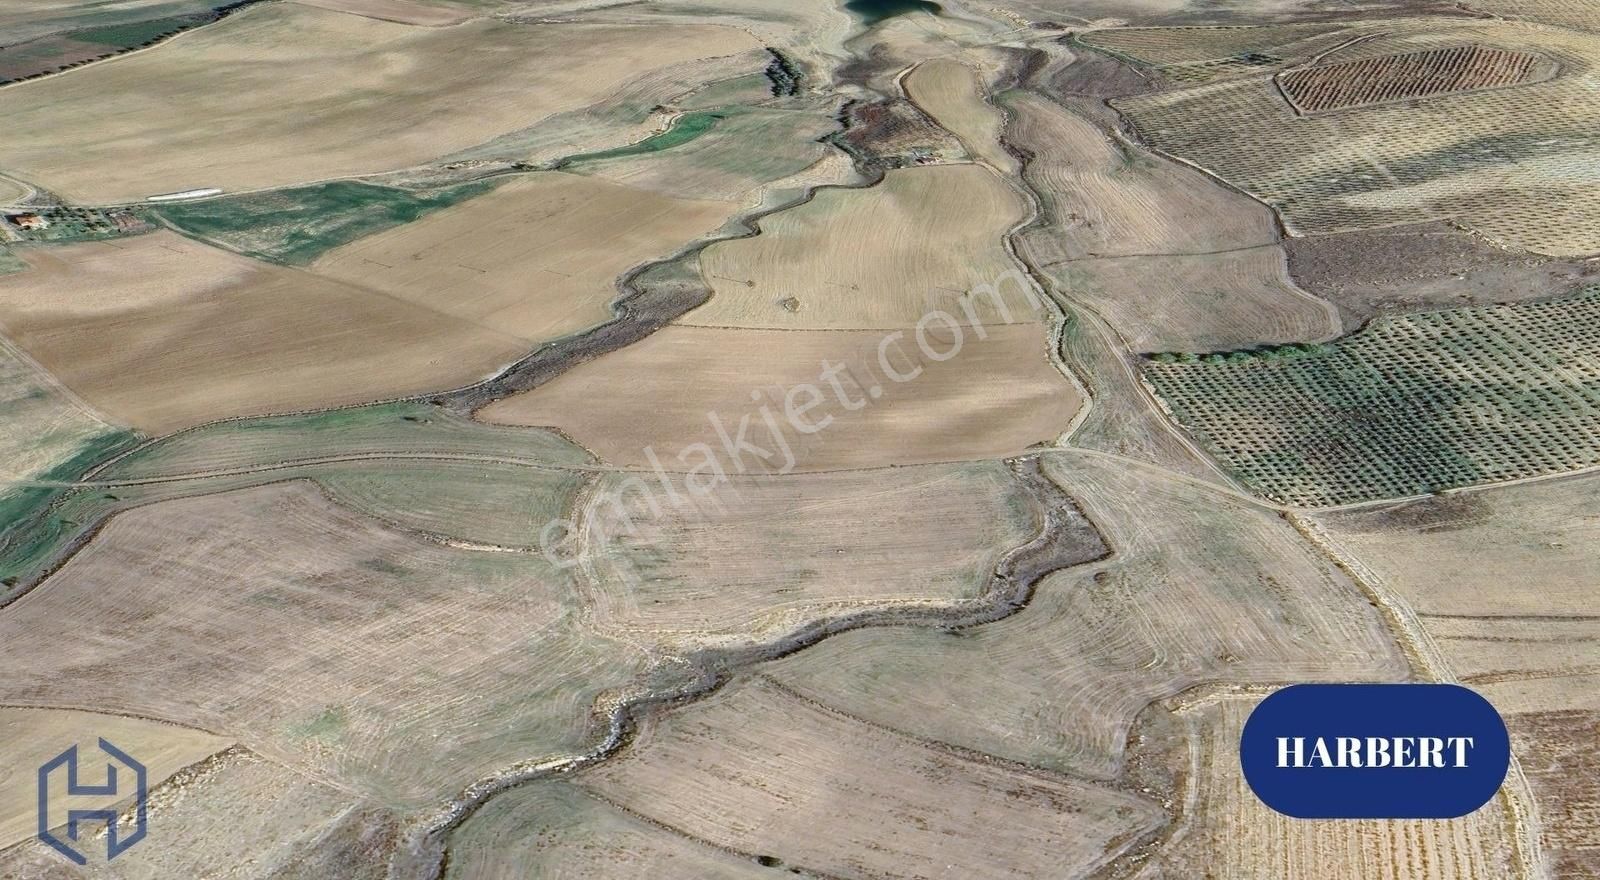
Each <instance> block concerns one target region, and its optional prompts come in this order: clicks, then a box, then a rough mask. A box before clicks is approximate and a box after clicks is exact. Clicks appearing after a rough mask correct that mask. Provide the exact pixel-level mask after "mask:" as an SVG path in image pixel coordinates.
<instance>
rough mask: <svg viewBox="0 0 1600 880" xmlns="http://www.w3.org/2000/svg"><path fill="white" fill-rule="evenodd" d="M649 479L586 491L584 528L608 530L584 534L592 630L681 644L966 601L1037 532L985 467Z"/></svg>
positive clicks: (1006, 479)
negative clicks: (700, 485) (698, 488)
mask: <svg viewBox="0 0 1600 880" xmlns="http://www.w3.org/2000/svg"><path fill="white" fill-rule="evenodd" d="M648 479H649V482H648V483H645V482H641V481H640V478H638V477H628V478H625V479H623V480H619V479H617V478H615V477H613V478H609V479H606V480H604V481H603V482H602V483H601V484H600V486H599V488H598V490H596V491H594V492H591V493H589V496H588V505H587V511H586V516H585V525H586V526H592V527H595V528H598V529H599V530H600V532H601V533H602V534H604V535H607V536H613V535H614V536H615V537H613V538H611V539H610V540H609V541H606V540H601V541H596V542H591V548H593V549H595V550H597V554H596V555H597V558H595V559H593V560H591V562H590V564H588V565H587V566H585V569H584V571H585V573H586V574H587V575H588V577H587V578H586V581H587V582H586V583H585V586H586V588H587V589H588V590H590V591H592V592H593V594H594V595H592V596H591V597H590V599H589V602H590V603H591V605H592V606H593V608H594V615H595V622H596V625H597V626H598V627H599V628H600V629H601V631H603V632H613V631H619V630H620V631H621V632H620V635H626V636H635V637H637V636H645V637H648V638H649V639H651V640H652V641H661V642H673V643H682V644H685V645H688V646H701V645H705V644H707V643H717V644H723V643H729V644H747V643H753V642H765V641H770V640H772V639H773V638H775V637H777V636H781V635H783V634H786V633H788V632H791V631H793V630H795V629H798V628H799V627H800V626H801V625H803V624H805V623H808V622H810V621H815V620H818V619H821V618H825V617H837V616H840V615H843V614H847V613H850V612H853V611H861V610H865V609H872V608H892V607H911V608H916V607H943V606H948V605H951V604H954V603H957V602H960V601H963V600H971V599H973V598H975V597H976V596H977V595H978V594H979V592H980V591H981V590H982V588H983V587H984V586H986V585H987V584H988V582H989V580H990V578H991V577H992V575H993V572H994V567H995V565H996V563H998V562H999V560H1000V556H1001V554H1003V553H1005V552H1006V551H1008V550H1010V549H1012V548H1014V547H1018V546H1020V545H1022V544H1024V543H1026V542H1027V541H1028V540H1030V539H1031V538H1032V537H1033V536H1034V534H1035V533H1036V532H1037V531H1038V528H1039V525H1038V523H1036V522H1035V518H1036V516H1038V512H1037V511H1036V510H1035V505H1034V503H1033V502H1032V501H1031V500H1030V499H1029V497H1028V496H1027V494H1026V492H1025V491H1024V490H1023V489H1022V487H1021V486H1020V485H1019V484H1018V483H1017V482H1016V481H1015V479H1014V478H1013V477H1012V476H1011V474H1010V472H1009V471H1008V470H1007V469H1006V468H1005V466H1004V465H1001V464H998V463H994V462H981V463H977V464H967V465H938V466H928V467H916V468H893V469H884V470H874V471H850V472H846V473H827V474H805V475H798V474H797V475H790V476H784V477H754V478H740V479H738V480H735V481H734V482H732V483H729V484H727V485H724V486H721V487H719V488H718V489H716V490H715V491H713V492H710V493H707V494H705V495H702V496H694V495H691V494H690V490H689V488H688V485H687V483H686V478H679V477H674V478H671V479H670V482H671V491H672V493H675V494H673V495H669V494H668V492H667V490H666V489H665V488H664V487H662V486H661V485H660V484H659V483H658V482H657V481H656V478H654V477H650V478H648ZM674 498H676V501H675V500H674ZM624 517H625V518H624ZM626 525H631V528H627V527H625V526H626ZM907 559H915V560H916V561H917V562H916V565H914V566H907V564H906V560H907Z"/></svg>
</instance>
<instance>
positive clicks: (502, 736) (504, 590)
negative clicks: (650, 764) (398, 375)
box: [0, 482, 646, 805]
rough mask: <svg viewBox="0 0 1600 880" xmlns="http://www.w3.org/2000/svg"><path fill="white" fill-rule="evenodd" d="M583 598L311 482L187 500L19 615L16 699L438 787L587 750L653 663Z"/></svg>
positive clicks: (10, 695) (503, 558) (396, 790)
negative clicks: (607, 627)
mask: <svg viewBox="0 0 1600 880" xmlns="http://www.w3.org/2000/svg"><path fill="white" fill-rule="evenodd" d="M575 601H576V600H575V597H574V590H573V588H572V586H571V584H570V583H569V582H567V579H566V578H565V577H564V576H562V575H561V573H560V572H558V571H556V570H555V569H553V568H552V567H551V566H550V565H548V564H547V563H544V562H543V561H542V560H540V559H539V558H538V557H537V556H533V555H528V554H515V553H473V552H466V551H457V550H451V549H447V548H442V547H439V546H437V545H435V544H431V543H427V542H423V541H420V540H418V539H415V538H412V537H409V536H405V535H402V534H399V533H396V532H393V531H391V530H388V529H385V528H383V527H382V526H380V525H378V524H376V523H375V522H373V521H372V520H369V519H367V518H366V517H363V516H361V515H359V514H355V513H351V512H349V511H346V510H344V509H343V508H340V507H338V506H336V505H334V504H332V503H331V502H329V501H327V500H326V499H325V498H324V497H323V496H322V495H321V494H320V493H319V492H318V491H317V490H316V489H315V488H313V487H311V486H310V485H309V484H306V483H303V482H295V483H286V484H279V485H273V486H265V487H260V488H255V489H247V490H242V491H237V492H227V493H222V494H218V495H213V496H207V497H200V498H189V499H183V500H178V501H170V502H166V503H163V504H156V505H152V506H149V507H144V508H139V509H136V510H133V511H129V512H127V513H124V514H121V515H119V516H117V517H116V518H114V519H113V520H112V521H111V523H110V524H109V525H107V526H106V527H105V528H104V529H103V530H102V531H101V532H100V533H99V535H98V537H97V538H96V539H95V540H94V541H93V542H92V543H90V544H89V545H88V546H87V547H86V548H85V549H84V550H82V551H80V552H79V553H78V554H77V555H76V556H74V557H73V558H72V560H71V561H69V562H68V563H67V564H66V565H65V566H64V567H62V568H61V569H60V571H58V572H57V573H56V574H55V575H53V576H52V577H50V578H49V579H47V580H46V581H45V582H44V583H43V584H41V585H40V586H39V587H37V588H36V589H34V590H33V591H31V592H29V593H28V594H26V595H25V596H23V597H22V598H21V599H19V600H18V601H17V602H15V603H14V604H12V605H11V606H9V607H8V608H7V609H6V613H5V614H4V615H0V665H3V667H4V668H5V669H6V670H7V673H6V676H5V677H4V681H3V682H0V701H3V702H5V703H11V704H18V705H38V706H56V705H92V706H98V707H103V708H104V710H105V711H115V712H129V713H136V714H142V715H149V716H153V717H162V718H168V719H172V720H174V721H179V722H183V723H187V724H191V725H194V726H199V727H204V728H206V729H209V730H214V731H217V732H220V733H224V734H226V735H228V736H234V737H237V738H238V739H239V740H240V741H241V742H242V743H243V744H245V745H246V746H248V747H250V748H251V749H252V750H253V751H257V752H259V753H261V754H263V755H265V756H267V757H269V758H273V759H276V760H281V761H283V762H285V763H288V764H290V765H293V766H295V767H298V768H300V769H301V770H302V771H309V772H312V773H314V774H317V775H319V776H325V777H328V778H331V779H334V780H337V781H338V783H339V784H340V785H342V786H344V787H348V788H349V789H351V790H355V791H359V792H363V793H365V794H367V795H370V796H371V797H373V798H375V799H377V800H378V801H380V802H383V803H386V804H406V805H415V804H421V803H430V802H433V801H435V800H436V799H439V798H443V797H445V796H447V795H450V794H454V793H455V792H457V791H458V790H459V789H460V788H461V786H463V785H464V784H466V783H468V782H470V781H473V780H476V779H478V778H480V777H482V776H485V775H488V774H489V773H491V772H494V771H496V770H499V769H501V768H503V767H505V766H508V765H510V764H512V763H515V762H518V761H523V760H528V759H538V758H545V757H553V756H563V755H567V754H570V753H573V752H577V751H582V750H584V749H585V748H587V747H588V744H589V740H590V737H591V736H593V735H596V734H595V731H593V730H592V729H591V721H590V711H591V707H592V705H593V703H594V701H595V699H596V698H597V697H598V696H599V694H600V693H601V692H602V691H604V690H606V689H608V688H616V687H620V686H622V685H624V684H625V683H627V682H629V681H631V680H632V679H633V677H634V676H635V675H637V674H639V673H640V672H641V671H642V670H643V668H644V666H645V663H646V660H645V658H644V657H643V656H642V654H641V652H640V651H639V650H637V649H635V648H634V647H632V646H629V645H626V644H622V643H617V642H613V641H611V640H608V639H605V638H602V637H599V636H596V635H593V634H592V633H586V632H584V631H582V630H581V628H580V627H579V625H578V622H577V620H576V614H575ZM62 669H71V670H72V674H71V675H70V676H63V675H62V674H61V672H60V671H61V670H62Z"/></svg>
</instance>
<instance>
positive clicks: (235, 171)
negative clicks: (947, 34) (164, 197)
mask: <svg viewBox="0 0 1600 880" xmlns="http://www.w3.org/2000/svg"><path fill="white" fill-rule="evenodd" d="M754 47H755V44H754V43H753V42H752V41H751V39H750V37H749V36H748V35H747V34H745V33H743V32H741V31H738V30H735V29H732V28H723V27H699V26H684V27H676V28H672V27H650V28H640V27H630V26H624V25H584V24H572V25H563V26H558V27H557V26H549V25H543V26H538V27H532V26H521V25H516V24H510V23H507V22H504V21H498V20H489V19H485V20H479V21H473V22H468V23H466V24H462V25H459V26H456V27H449V28H420V27H414V26H411V25H404V24H395V23H392V22H387V21H378V20H376V19H373V18H364V17H361V16H357V15H346V14H343V13H338V12H331V11H328V10H325V9H317V8H314V7H310V6H304V5H299V4H287V3H273V4H267V5H264V6H261V7H259V8H256V9H248V10H245V11H243V12H240V13H238V14H235V15H232V16H230V17H228V18H227V19H224V20H223V21H222V22H220V23H218V24H217V25H215V26H213V27H207V28H202V29H200V30H198V31H196V32H194V33H192V34H186V35H184V36H182V37H180V38H178V39H175V40H173V41H171V42H170V43H168V44H166V45H163V46H161V47H159V48H157V49H154V50H152V51H149V52H140V53H135V54H132V55H128V56H125V57H122V58H118V59H114V60H111V61H107V62H104V63H101V64H96V65H91V66H89V67H86V68H84V69H82V70H80V71H75V72H74V73H73V75H72V76H67V77H50V78H46V79H42V80H36V81H34V82H30V83H24V84H22V85H20V86H15V87H12V88H8V89H5V90H3V91H0V115H3V116H4V117H5V118H6V120H7V131H8V132H9V134H8V136H7V138H6V140H5V143H4V144H0V167H3V168H5V169H6V170H7V171H9V172H13V173H15V174H16V175H18V176H20V177H22V178H24V179H27V180H30V181H34V182H37V183H40V184H42V185H45V186H47V187H49V188H51V189H54V190H56V191H58V192H60V193H63V194H65V195H69V196H72V197H74V198H79V199H84V200H87V201H92V202H114V201H123V200H137V199H141V198H143V197H145V196H149V195H154V194H157V193H167V192H176V191H179V190H187V189H194V188H199V187H221V188H222V189H225V190H242V189H253V188H261V187H269V186H281V185H284V184H290V183H300V182H305V181H311V180H320V179H325V178H329V177H336V176H341V175H350V174H359V173H372V172H377V171H386V170H390V169H394V168H402V167H405V166H408V165H413V164H416V163H419V162H423V161H426V160H428V159H432V158H435V157H437V156H441V155H444V154H446V153H450V152H453V151H455V150H459V149H462V148H464V147H468V146H471V145H473V144H475V143H478V142H481V141H486V140H488V139H490V138H492V137H494V136H495V135H497V134H500V133H501V132H504V131H508V130H511V129H515V128H520V127H523V126H525V125H527V124H530V123H531V122H532V121H534V120H536V119H538V118H540V117H542V116H548V115H550V114H552V113H556V112H559V111H562V110H567V109H572V108H575V107H579V106H583V105H586V104H588V103H590V102H592V101H594V100H597V99H599V98H600V97H601V96H603V95H604V94H605V93H606V92H607V90H608V89H611V88H613V87H614V86H616V85H617V84H618V83H620V82H621V81H622V80H623V78H624V77H626V76H627V75H629V74H630V73H631V72H633V71H635V70H637V69H638V68H639V67H640V66H641V65H644V66H662V65H670V64H676V63H682V62H686V61H690V60H693V59H695V58H700V57H705V56H710V55H718V54H729V53H734V52H740V51H743V50H745V49H750V48H754ZM462 53H470V54H471V55H472V56H473V57H474V59H475V63H474V64H471V65H465V64H461V63H459V59H460V57H461V55H462ZM352 94H364V95H371V96H382V97H381V98H377V97H375V98H373V99H370V100H364V101H362V102H360V103H359V104H352V103H351V102H350V101H348V96H349V95H352ZM290 107H292V108H295V112H292V113H290V112H286V108H290ZM69 108H70V109H69ZM63 144H70V145H71V149H61V148H60V147H61V145H63ZM130 151H136V152H137V155H138V160H137V161H129V160H128V156H129V155H130Z"/></svg>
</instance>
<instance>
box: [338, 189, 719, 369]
mask: <svg viewBox="0 0 1600 880" xmlns="http://www.w3.org/2000/svg"><path fill="white" fill-rule="evenodd" d="M737 208H738V206H737V205H736V204H734V203H731V202H719V201H703V200H701V201H693V200H687V199H672V198H668V197H666V196H662V195H658V194H655V193H651V192H648V191H643V190H636V189H631V188H629V187H625V186H620V185H618V184H614V183H610V182H607V181H603V180H596V179H593V178H589V177H580V176H578V175H573V174H563V173H559V172H552V173H548V174H534V175H529V176H527V177H522V178H518V179H516V180H513V181H512V182H510V183H507V184H504V185H502V186H500V187H498V188H496V189H495V190H494V191H493V192H491V193H489V194H487V195H483V196H479V197H478V198H475V199H471V200H469V201H467V202H464V203H462V204H461V205H458V206H456V207H454V208H450V209H448V210H445V211H440V212H438V213H436V214H432V215H429V216H428V217H425V218H423V219H421V220H418V221H417V222H415V223H408V224H405V225H403V226H397V227H395V228H394V229H391V230H389V231H387V232H381V233H378V234H376V235H371V236H368V237H366V238H363V239H360V240H358V241H355V242H352V243H351V244H348V245H345V246H343V247H341V248H338V249H336V250H334V251H332V252H330V253H328V254H327V255H326V256H324V257H322V258H321V259H320V260H318V261H317V262H316V263H315V264H314V265H313V266H312V267H311V271H312V272H313V273H314V274H316V275H318V276H321V277H325V278H331V279H335V280H338V281H342V282H346V283H349V284H351V285H360V286H362V287H365V288H369V289H371V290H375V291H380V292H381V293H384V294H388V295H389V296H390V297H393V298H394V299H396V300H398V301H400V302H403V303H409V304H414V305H415V306H416V307H417V308H419V309H426V310H427V311H429V312H433V313H437V314H440V315H443V316H448V317H449V318H454V319H457V320H459V321H462V322H466V323H468V324H471V325H474V326H478V327H483V328H486V329H487V330H489V331H491V332H494V333H497V334H509V335H512V336H515V337H517V338H519V339H522V340H524V342H525V343H526V345H525V347H526V348H529V349H531V348H533V347H535V344H536V343H538V342H543V341H546V340H549V339H553V338H555V337H558V336H565V335H567V334H569V333H574V332H577V331H579V330H583V329H586V328H588V327H592V326H594V325H596V324H599V323H602V322H603V321H605V320H606V319H607V318H609V317H611V310H610V308H609V304H610V302H611V301H612V300H613V299H616V298H617V296H619V295H620V291H619V290H618V289H617V283H616V282H617V277H618V276H619V275H621V274H623V273H624V272H626V271H627V270H628V269H630V268H632V267H634V266H637V265H640V264H642V263H645V262H647V261H649V260H650V259H652V258H660V257H667V256H671V255H672V254H673V253H674V252H676V251H678V250H680V249H682V248H683V247H685V246H687V245H688V244H689V243H690V242H692V241H694V240H695V239H696V238H698V237H700V236H702V235H705V234H707V233H710V232H712V231H714V230H715V229H717V227H719V226H721V225H722V224H723V222H724V221H726V220H727V219H728V218H729V217H730V216H731V215H732V214H733V213H734V211H735V210H737Z"/></svg>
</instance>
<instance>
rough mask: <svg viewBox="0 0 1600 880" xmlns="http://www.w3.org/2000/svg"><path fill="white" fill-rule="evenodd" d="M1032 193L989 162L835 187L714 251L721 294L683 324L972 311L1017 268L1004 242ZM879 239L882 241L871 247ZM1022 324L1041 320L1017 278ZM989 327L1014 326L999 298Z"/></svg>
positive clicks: (710, 267) (819, 324) (888, 322)
mask: <svg viewBox="0 0 1600 880" xmlns="http://www.w3.org/2000/svg"><path fill="white" fill-rule="evenodd" d="M1024 216H1025V207H1024V205H1023V202H1022V199H1021V197H1019V196H1018V195H1017V194H1016V193H1014V192H1013V191H1012V190H1011V188H1010V187H1008V186H1007V185H1006V184H1005V183H1004V182H1003V181H1002V180H1001V179H1000V178H999V177H998V176H996V175H995V173H994V172H992V171H990V170H989V169H987V168H984V167H982V166H978V165H942V166H925V167H920V168H903V169H899V170H896V171H891V172H889V173H888V175H887V176H886V177H885V178H884V179H883V182H882V183H879V184H878V185H876V186H873V187H869V188H867V189H825V190H821V191H819V192H818V193H817V194H816V197H815V198H814V199H813V200H812V201H811V202H810V203H808V204H806V205H803V206H801V207H798V208H795V209H792V210H788V211H783V212H781V213H779V214H775V215H773V216H770V217H767V218H765V219H764V220H762V221H761V234H760V235H757V236H755V237H754V238H743V239H737V240H734V241H728V242H721V243H718V244H715V245H712V246H711V247H709V248H707V249H706V250H705V253H704V254H702V255H701V258H700V265H701V269H702V271H703V272H704V274H705V277H706V281H707V283H709V284H710V285H711V288H712V290H713V291H715V294H714V295H713V296H712V298H711V301H710V302H708V303H706V304H705V305H703V306H701V307H700V308H698V309H695V310H694V311H692V312H690V313H689V314H688V315H686V316H684V318H683V319H682V320H681V322H680V323H684V324H694V325H701V326H718V327H752V328H769V327H782V328H786V329H792V330H818V329H874V328H898V327H910V326H912V325H913V324H915V323H916V321H917V320H918V319H919V318H921V317H922V316H923V315H924V314H926V313H927V312H929V311H930V310H931V309H935V308H940V309H944V310H946V311H949V312H950V313H952V314H954V315H956V316H957V317H958V318H959V317H961V316H962V315H963V312H962V310H961V303H962V302H963V299H962V298H963V295H964V294H965V293H966V292H967V291H968V290H970V289H971V288H973V287H974V286H976V285H980V284H992V283H995V282H996V280H997V279H998V278H999V277H1000V276H1001V275H1003V274H1004V273H1006V272H1008V271H1011V270H1012V269H1013V268H1014V264H1013V262H1012V261H1011V259H1010V257H1009V256H1008V255H1007V254H1006V251H1005V249H1004V247H1002V246H1001V237H1002V236H1003V235H1004V234H1005V233H1006V232H1007V231H1008V230H1010V228H1011V227H1012V226H1014V225H1015V224H1016V223H1017V222H1018V221H1020V220H1021V219H1022V218H1023V217H1024ZM866 242H870V243H871V247H863V243H866ZM1002 292H1003V293H1004V295H1005V296H1006V297H1007V299H1006V303H1007V311H1009V312H1010V320H1011V321H1035V320H1039V319H1040V315H1039V314H1038V313H1037V312H1036V311H1035V310H1034V309H1033V308H1031V307H1030V305H1029V304H1028V302H1027V301H1026V299H1025V297H1023V296H1022V295H1021V294H1020V293H1019V292H1018V290H1017V288H1016V287H1015V286H1014V285H1012V284H1007V285H1005V286H1004V287H1003V288H1002ZM974 306H975V308H976V310H977V311H976V314H977V315H978V317H979V319H980V320H982V321H984V322H985V323H999V322H1004V321H1006V318H1005V317H1004V314H1003V312H1002V311H1001V310H1000V309H998V308H997V307H996V306H995V305H994V304H993V303H991V302H989V301H988V300H987V299H983V298H978V299H977V300H976V301H975V303H974Z"/></svg>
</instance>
